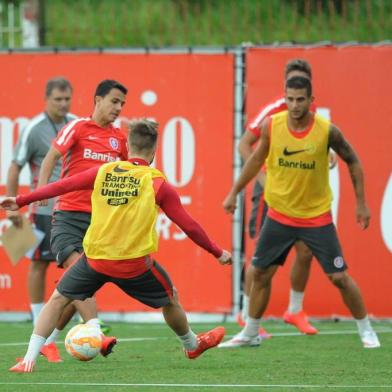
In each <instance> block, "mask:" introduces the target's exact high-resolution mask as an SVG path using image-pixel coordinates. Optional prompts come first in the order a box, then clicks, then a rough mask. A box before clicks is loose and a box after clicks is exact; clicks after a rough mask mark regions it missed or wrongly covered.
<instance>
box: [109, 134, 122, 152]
mask: <svg viewBox="0 0 392 392" xmlns="http://www.w3.org/2000/svg"><path fill="white" fill-rule="evenodd" d="M109 144H110V146H111V147H112V148H113V150H116V151H117V150H118V147H119V145H120V143H119V142H118V140H117V139H116V138H115V137H111V138H109Z"/></svg>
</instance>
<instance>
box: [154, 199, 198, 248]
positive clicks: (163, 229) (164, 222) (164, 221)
mask: <svg viewBox="0 0 392 392" xmlns="http://www.w3.org/2000/svg"><path fill="white" fill-rule="evenodd" d="M181 203H182V204H183V205H189V204H191V203H192V198H191V197H190V196H183V197H181ZM171 226H173V227H174V228H175V229H176V231H174V232H173V233H172V235H171V236H170V228H171ZM155 229H156V231H157V233H158V236H159V237H160V238H162V239H163V240H170V239H171V238H172V239H173V240H175V241H182V240H184V239H185V238H187V235H186V234H185V233H184V232H183V231H182V230H181V229H179V228H178V227H177V226H176V225H173V222H172V221H171V220H170V219H169V218H168V217H167V216H166V215H165V214H164V213H160V214H159V215H158V218H157V223H156V225H155Z"/></svg>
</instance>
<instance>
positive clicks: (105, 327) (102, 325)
mask: <svg viewBox="0 0 392 392" xmlns="http://www.w3.org/2000/svg"><path fill="white" fill-rule="evenodd" d="M99 328H101V332H102V333H103V334H104V335H106V336H108V335H109V333H110V331H111V330H112V328H111V327H110V325H108V324H105V323H104V322H103V321H102V320H99Z"/></svg>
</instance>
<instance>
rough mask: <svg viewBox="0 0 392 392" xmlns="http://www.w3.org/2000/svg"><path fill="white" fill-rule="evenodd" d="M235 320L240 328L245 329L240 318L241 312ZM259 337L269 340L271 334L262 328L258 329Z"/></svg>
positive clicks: (243, 322) (243, 321)
mask: <svg viewBox="0 0 392 392" xmlns="http://www.w3.org/2000/svg"><path fill="white" fill-rule="evenodd" d="M236 320H237V324H238V325H239V326H240V327H245V320H244V319H243V318H242V313H241V312H239V313H238V314H237V317H236ZM259 336H260V337H261V338H262V339H270V338H272V334H270V333H268V332H267V331H266V330H265V329H264V328H263V327H260V328H259Z"/></svg>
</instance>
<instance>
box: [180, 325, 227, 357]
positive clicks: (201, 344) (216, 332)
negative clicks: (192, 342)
mask: <svg viewBox="0 0 392 392" xmlns="http://www.w3.org/2000/svg"><path fill="white" fill-rule="evenodd" d="M224 336H225V328H224V327H216V328H214V329H211V331H208V332H205V333H201V334H199V335H197V343H198V344H197V347H196V349H195V350H193V351H189V350H185V349H184V353H185V356H186V357H187V358H189V359H196V358H197V357H199V356H200V355H201V354H203V353H204V351H206V350H208V349H210V348H213V347H215V346H217V345H218V344H219V343H220V342H221V341H222V339H223V337H224Z"/></svg>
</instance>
